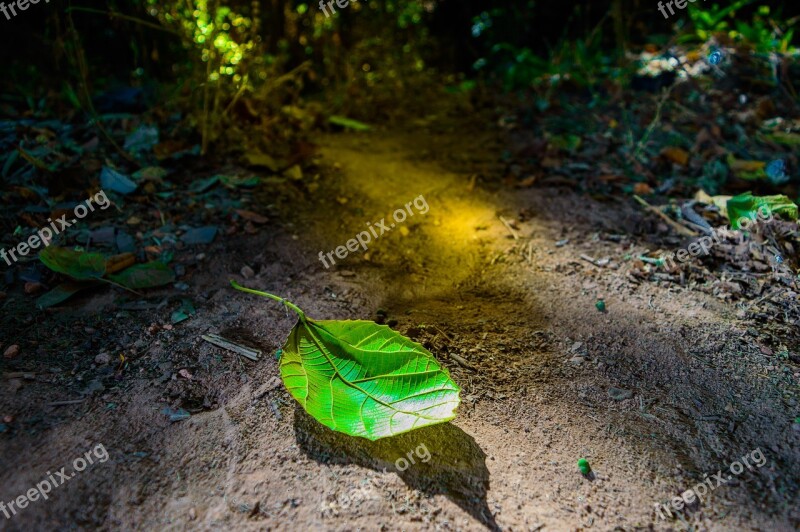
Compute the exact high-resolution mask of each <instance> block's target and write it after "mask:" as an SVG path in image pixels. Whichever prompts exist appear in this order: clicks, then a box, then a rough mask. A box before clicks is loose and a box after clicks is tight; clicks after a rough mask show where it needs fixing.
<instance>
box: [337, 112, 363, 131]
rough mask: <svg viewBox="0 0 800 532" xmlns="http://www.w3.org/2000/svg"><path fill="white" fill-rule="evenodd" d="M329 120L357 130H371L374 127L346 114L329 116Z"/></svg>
mask: <svg viewBox="0 0 800 532" xmlns="http://www.w3.org/2000/svg"><path fill="white" fill-rule="evenodd" d="M328 122H330V123H331V124H333V125H334V126H341V127H343V128H346V129H355V130H356V131H369V130H370V129H372V128H371V127H370V126H368V125H367V124H365V123H364V122H359V121H358V120H353V119H352V118H347V117H344V116H336V115H334V116H331V117H329V118H328Z"/></svg>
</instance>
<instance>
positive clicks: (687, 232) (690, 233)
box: [633, 194, 698, 236]
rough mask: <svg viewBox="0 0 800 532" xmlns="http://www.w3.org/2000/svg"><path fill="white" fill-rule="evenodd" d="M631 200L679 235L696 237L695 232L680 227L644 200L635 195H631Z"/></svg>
mask: <svg viewBox="0 0 800 532" xmlns="http://www.w3.org/2000/svg"><path fill="white" fill-rule="evenodd" d="M633 199H635V200H636V201H638V202H639V203H640V204H641V205H642V207H644V208H645V209H647V210H648V211H650V212H652V213H653V214H656V215H658V217H659V218H661V219H662V220H664V221H665V222H666V223H667V224H668V225H669V226H670V227H672V228H673V229H675V230H676V231H677V232H679V233H680V234H682V235H684V236H698V235H697V233H696V232H694V231H692V230H691V229H687V228H686V227H684V226H682V225H681V224H679V223H678V222H676V221H675V220H673V219H672V218H670V217H669V216H667V215H666V214H664V213H663V212H661V211H660V210H658V209H656V208H655V207H653V206H652V205H650V204H649V203H647V202H646V201H645V200H643V199H642V198H640V197H639V196H637V195H636V194H634V195H633Z"/></svg>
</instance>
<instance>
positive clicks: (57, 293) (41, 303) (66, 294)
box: [36, 281, 100, 309]
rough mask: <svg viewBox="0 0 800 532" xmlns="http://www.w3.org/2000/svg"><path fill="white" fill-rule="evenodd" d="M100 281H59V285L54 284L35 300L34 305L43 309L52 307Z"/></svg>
mask: <svg viewBox="0 0 800 532" xmlns="http://www.w3.org/2000/svg"><path fill="white" fill-rule="evenodd" d="M98 284H100V283H96V282H91V281H90V282H84V283H75V282H69V283H61V284H60V285H58V286H56V287H55V288H53V289H52V290H50V291H49V292H47V293H46V294H43V295H42V296H40V297H39V298H38V299H37V300H36V306H37V307H39V308H40V309H45V308H49V307H52V306H54V305H58V304H59V303H63V302H64V301H66V300H67V299H69V298H71V297H72V296H74V295H75V294H77V293H78V292H80V291H81V290H83V289H84V288H90V287H92V286H97V285H98Z"/></svg>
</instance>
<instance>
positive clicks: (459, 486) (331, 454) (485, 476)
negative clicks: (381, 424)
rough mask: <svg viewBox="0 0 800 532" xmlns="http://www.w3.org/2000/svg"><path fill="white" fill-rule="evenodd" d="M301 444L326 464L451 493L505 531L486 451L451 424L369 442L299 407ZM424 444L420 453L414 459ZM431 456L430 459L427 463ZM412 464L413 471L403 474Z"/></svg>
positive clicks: (471, 511) (296, 423)
mask: <svg viewBox="0 0 800 532" xmlns="http://www.w3.org/2000/svg"><path fill="white" fill-rule="evenodd" d="M294 428H295V436H296V438H297V443H298V444H299V445H300V447H301V448H302V449H303V452H305V453H306V454H307V455H308V456H309V457H310V458H312V459H314V460H316V461H318V462H322V463H326V464H357V465H359V466H361V467H368V468H370V469H374V470H376V471H395V472H396V473H397V474H398V476H399V477H400V478H402V479H403V482H405V483H406V484H408V485H409V486H410V487H412V488H414V489H418V490H421V491H423V492H425V493H426V494H427V495H429V496H432V495H439V494H442V495H446V496H447V497H448V498H449V499H450V500H452V501H453V502H454V503H456V504H457V505H459V506H460V507H461V508H463V509H464V510H465V511H466V512H468V513H469V514H470V515H472V516H473V517H474V518H475V519H477V520H478V521H480V522H481V523H483V524H484V525H485V526H486V527H487V528H488V529H489V530H500V528H499V527H498V526H497V523H496V522H495V520H494V517H493V515H492V512H491V510H490V509H489V506H488V504H487V502H486V492H487V491H488V489H489V470H488V469H486V453H484V452H483V450H482V449H481V448H480V447H479V446H478V444H477V443H475V440H474V439H473V438H472V437H471V436H470V435H468V434H467V433H465V432H464V431H463V430H461V429H460V428H458V427H456V426H455V425H453V424H451V423H443V424H441V425H433V426H430V427H423V428H421V429H419V430H414V431H411V432H406V433H404V434H400V435H398V436H393V437H391V438H383V439H380V440H376V441H369V440H367V439H365V438H354V437H351V436H346V435H344V434H341V433H339V432H334V431H332V430H330V429H329V428H327V427H325V426H323V425H322V424H320V423H319V422H317V421H316V420H314V418H312V417H311V416H309V415H308V413H306V411H305V410H303V409H302V408H301V407H299V406H298V407H296V408H295V413H294ZM420 446H422V447H424V449H425V450H426V451H427V452H425V451H422V450H420V451H419V453H417V454H412V455H411V457H412V458H413V459H414V460H415V463H414V464H410V463H408V462H409V461H410V458H409V453H414V452H415V451H416V450H417V449H418V448H420ZM428 453H429V454H430V457H429V459H428V460H427V461H423V460H422V458H425V457H427V456H428ZM401 459H403V460H406V464H408V468H407V469H405V470H402V468H403V466H404V464H403V462H399V464H400V468H398V466H397V463H398V461H399V460H401Z"/></svg>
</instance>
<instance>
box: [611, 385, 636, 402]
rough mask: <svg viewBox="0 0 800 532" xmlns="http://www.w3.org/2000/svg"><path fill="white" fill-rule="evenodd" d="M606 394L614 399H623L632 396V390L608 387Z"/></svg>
mask: <svg viewBox="0 0 800 532" xmlns="http://www.w3.org/2000/svg"><path fill="white" fill-rule="evenodd" d="M608 396H609V397H610V398H612V399H613V400H615V401H624V400H625V399H630V398H631V397H633V392H632V391H630V390H623V389H622V388H609V389H608Z"/></svg>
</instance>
